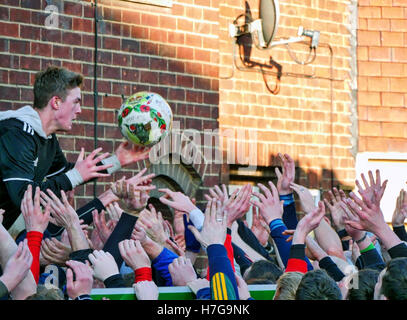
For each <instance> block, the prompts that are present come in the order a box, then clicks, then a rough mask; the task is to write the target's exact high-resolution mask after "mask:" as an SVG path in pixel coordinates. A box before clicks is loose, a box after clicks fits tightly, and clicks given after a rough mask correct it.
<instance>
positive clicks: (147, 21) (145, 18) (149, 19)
mask: <svg viewBox="0 0 407 320" xmlns="http://www.w3.org/2000/svg"><path fill="white" fill-rule="evenodd" d="M141 24H142V25H145V26H149V27H150V28H154V27H157V28H158V27H159V26H160V25H159V22H158V16H156V15H152V14H149V13H142V14H141Z"/></svg>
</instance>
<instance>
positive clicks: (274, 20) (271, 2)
mask: <svg viewBox="0 0 407 320" xmlns="http://www.w3.org/2000/svg"><path fill="white" fill-rule="evenodd" d="M259 16H260V19H261V30H262V36H263V42H262V41H261V39H259V40H260V42H261V43H262V44H264V46H262V47H265V48H267V47H268V46H269V45H270V43H271V42H272V41H273V38H274V35H275V34H276V32H277V27H278V22H279V19H280V9H279V3H278V0H260V6H259Z"/></svg>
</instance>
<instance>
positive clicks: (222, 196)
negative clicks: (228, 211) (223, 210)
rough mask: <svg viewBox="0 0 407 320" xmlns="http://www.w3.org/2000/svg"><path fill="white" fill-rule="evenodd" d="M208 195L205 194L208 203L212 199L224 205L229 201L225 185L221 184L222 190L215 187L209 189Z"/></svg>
mask: <svg viewBox="0 0 407 320" xmlns="http://www.w3.org/2000/svg"><path fill="white" fill-rule="evenodd" d="M209 194H210V196H209V195H207V194H205V195H204V196H205V198H206V200H208V201H210V200H211V199H212V198H215V199H217V200H219V201H220V202H221V203H222V204H224V203H225V202H226V201H227V200H228V199H229V194H228V191H227V188H226V185H224V184H222V190H221V189H220V188H219V186H217V185H215V186H214V187H213V188H209Z"/></svg>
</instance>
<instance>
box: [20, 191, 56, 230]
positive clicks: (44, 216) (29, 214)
mask: <svg viewBox="0 0 407 320" xmlns="http://www.w3.org/2000/svg"><path fill="white" fill-rule="evenodd" d="M40 192H41V191H40V188H39V187H36V188H35V195H34V201H33V199H32V186H31V185H30V184H29V185H28V187H27V190H26V191H25V193H24V197H23V199H22V200H21V213H22V214H23V218H24V222H25V228H26V230H27V232H30V231H37V232H41V233H44V231H45V229H47V226H48V223H49V221H50V208H51V204H47V206H46V207H45V210H44V213H43V212H42V210H41V205H40Z"/></svg>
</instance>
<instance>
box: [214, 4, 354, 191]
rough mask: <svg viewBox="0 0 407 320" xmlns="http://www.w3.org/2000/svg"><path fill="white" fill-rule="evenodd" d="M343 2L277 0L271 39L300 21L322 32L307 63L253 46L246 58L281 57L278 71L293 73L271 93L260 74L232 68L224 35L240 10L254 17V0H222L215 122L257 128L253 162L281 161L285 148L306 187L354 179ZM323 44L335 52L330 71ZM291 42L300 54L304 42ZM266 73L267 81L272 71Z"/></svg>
mask: <svg viewBox="0 0 407 320" xmlns="http://www.w3.org/2000/svg"><path fill="white" fill-rule="evenodd" d="M348 5H349V1H345V0H343V1H329V0H324V1H313V0H305V1H304V0H287V1H280V15H281V16H280V23H279V27H278V31H277V33H276V35H275V37H276V38H288V37H295V36H296V35H297V29H298V27H299V26H300V25H301V26H303V27H304V28H305V29H313V30H319V31H320V32H321V34H320V46H319V47H318V49H317V56H316V59H315V61H314V62H313V63H312V64H309V65H299V64H296V63H294V61H293V60H292V59H291V58H290V56H289V54H288V51H287V49H286V48H285V47H280V46H279V47H275V48H273V49H271V50H267V51H261V50H258V49H256V48H254V45H253V46H252V49H251V54H250V59H251V60H253V61H256V62H260V63H266V64H267V63H268V61H269V59H270V57H272V58H273V60H274V61H276V62H278V63H279V64H281V66H282V72H283V73H288V72H290V73H292V74H296V75H295V76H287V75H286V76H284V75H283V77H282V78H281V83H280V92H279V93H278V94H277V95H273V94H271V93H270V92H269V91H268V90H267V89H266V86H265V83H264V81H263V76H262V74H261V73H255V72H250V71H239V70H237V69H236V68H233V55H232V50H233V46H232V43H233V40H232V39H231V38H229V36H228V25H229V24H230V23H232V21H233V20H234V19H235V18H236V17H237V16H238V15H239V14H242V13H245V10H246V13H251V16H252V17H253V19H257V18H258V16H259V14H258V1H254V0H253V1H243V0H239V1H236V0H227V1H223V2H222V3H221V4H220V8H219V12H220V17H219V19H220V36H219V37H220V62H221V67H220V71H219V72H220V106H219V112H220V115H219V116H220V127H221V128H222V129H223V130H228V129H232V128H234V127H236V126H239V127H240V128H245V129H246V130H247V132H249V131H252V132H255V133H256V134H257V139H258V140H257V143H255V144H256V146H255V148H256V149H257V150H256V149H254V151H256V152H257V160H258V161H257V165H258V166H270V165H279V162H278V161H276V155H277V153H278V152H282V153H285V152H286V153H289V154H290V155H291V156H292V157H293V158H294V159H295V161H296V165H297V166H298V167H299V169H300V170H299V171H300V173H299V175H300V177H299V180H298V181H299V183H301V184H304V185H307V186H309V187H311V188H322V189H327V188H330V187H331V182H333V185H338V184H341V185H350V184H353V182H354V169H353V168H354V158H353V156H352V155H351V153H350V148H351V143H350V140H349V138H350V137H351V133H350V126H351V121H350V118H349V116H350V102H351V96H350V87H349V85H348V82H349V80H350V75H349V73H350V50H349V49H350V43H349V40H350V33H349V30H348V26H349V9H348ZM249 41H250V40H249ZM329 46H330V47H331V48H332V53H333V57H332V74H331V60H330V58H331V56H330V50H329ZM290 47H291V48H292V50H293V51H294V52H295V53H296V54H297V57H298V59H301V60H304V59H306V55H307V52H308V51H307V50H308V48H307V46H304V45H300V44H292V45H291V46H290ZM238 60H239V58H238ZM272 71H274V72H275V71H276V69H274V70H272ZM310 74H314V78H313V79H310V78H305V77H303V76H302V75H310ZM266 78H267V79H268V83H269V86H270V87H271V88H273V87H274V84H275V76H273V75H268V76H267V77H266ZM330 78H332V79H333V80H332V81H331V80H329V79H330ZM246 137H248V135H247V136H246ZM239 144H241V142H239ZM253 144H254V142H253V141H251V140H250V139H248V138H246V139H245V146H243V148H246V150H249V149H250V146H252V147H253ZM242 164H243V163H242ZM331 180H332V181H331Z"/></svg>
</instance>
